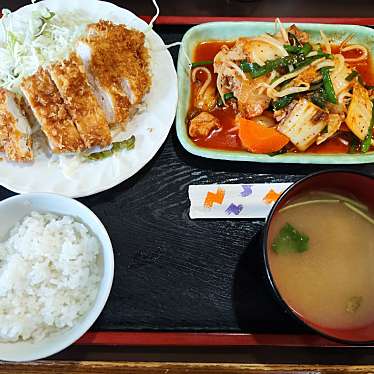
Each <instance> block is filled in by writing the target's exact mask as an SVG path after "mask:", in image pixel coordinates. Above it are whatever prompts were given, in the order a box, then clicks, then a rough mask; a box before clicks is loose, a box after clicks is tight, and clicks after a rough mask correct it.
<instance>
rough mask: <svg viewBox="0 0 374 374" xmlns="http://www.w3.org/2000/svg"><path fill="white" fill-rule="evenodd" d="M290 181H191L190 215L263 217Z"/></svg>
mask: <svg viewBox="0 0 374 374" xmlns="http://www.w3.org/2000/svg"><path fill="white" fill-rule="evenodd" d="M291 184H292V183H255V184H205V185H191V186H189V189H188V195H189V199H190V202H191V207H190V218H191V219H198V218H202V219H204V218H208V219H209V218H226V219H233V218H240V219H242V218H266V217H267V215H268V214H269V212H270V210H271V208H272V206H273V205H274V203H275V201H276V200H277V199H278V197H279V196H280V195H281V194H282V192H283V191H284V190H286V189H287V188H288V187H289V186H290V185H291Z"/></svg>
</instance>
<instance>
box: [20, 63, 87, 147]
mask: <svg viewBox="0 0 374 374" xmlns="http://www.w3.org/2000/svg"><path fill="white" fill-rule="evenodd" d="M21 90H22V93H23V94H24V95H25V97H26V99H27V101H28V103H29V105H30V107H31V109H32V111H33V113H34V116H35V118H36V119H37V121H38V122H39V124H40V126H41V129H42V131H43V133H44V134H45V135H46V137H47V139H48V143H49V146H50V147H51V149H52V152H54V153H63V152H79V151H81V150H82V149H83V148H84V144H83V141H82V139H81V137H80V135H79V133H78V130H77V128H76V127H75V125H74V122H73V120H72V119H71V117H70V115H69V113H68V111H67V110H66V107H65V104H64V100H63V99H62V97H61V95H60V92H59V91H58V89H57V87H56V85H55V84H54V83H53V81H52V78H51V77H50V75H49V73H48V71H47V70H45V69H43V68H39V70H38V71H37V72H36V73H35V74H34V75H32V76H30V77H27V78H25V79H24V80H23V81H22V83H21Z"/></svg>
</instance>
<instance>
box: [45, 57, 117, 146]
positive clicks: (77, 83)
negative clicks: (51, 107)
mask: <svg viewBox="0 0 374 374" xmlns="http://www.w3.org/2000/svg"><path fill="white" fill-rule="evenodd" d="M50 74H51V77H52V79H53V81H54V82H55V84H56V86H57V88H58V90H59V92H60V94H61V96H62V98H63V99H64V103H65V105H66V108H67V110H68V112H69V114H70V116H71V118H72V119H73V121H74V123H75V125H76V127H77V129H78V132H79V134H80V136H81V138H82V140H83V142H84V145H85V147H86V148H91V147H106V146H108V145H110V144H111V142H112V137H111V133H110V129H109V125H108V122H107V120H106V117H105V113H104V111H103V109H102V108H101V106H100V105H99V102H98V100H97V98H96V96H95V94H94V92H93V90H92V88H91V86H90V84H89V82H88V77H87V74H86V73H85V70H84V66H83V62H82V60H81V59H80V58H79V57H78V55H77V54H76V53H74V52H73V53H71V54H70V56H69V57H68V58H67V59H65V60H63V61H62V62H58V63H56V64H54V65H52V66H51V68H50Z"/></svg>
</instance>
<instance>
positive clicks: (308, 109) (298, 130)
mask: <svg viewBox="0 0 374 374" xmlns="http://www.w3.org/2000/svg"><path fill="white" fill-rule="evenodd" d="M327 120H328V113H326V112H325V111H323V110H322V109H321V108H319V107H318V106H316V105H314V104H313V103H311V102H310V101H308V100H306V99H300V100H299V101H298V103H297V104H296V105H295V107H294V108H293V109H292V111H291V112H290V113H289V114H288V115H287V116H286V117H285V118H284V119H283V120H282V122H281V123H280V124H279V126H278V131H279V132H281V133H282V134H284V135H286V136H287V137H288V138H289V139H290V141H291V142H292V143H293V144H294V145H295V146H296V148H297V149H298V150H299V151H305V150H306V149H308V148H309V147H310V146H311V145H312V144H313V143H314V142H315V141H316V139H317V137H318V135H319V134H320V132H321V131H322V130H323V129H324V128H325V127H326V124H327Z"/></svg>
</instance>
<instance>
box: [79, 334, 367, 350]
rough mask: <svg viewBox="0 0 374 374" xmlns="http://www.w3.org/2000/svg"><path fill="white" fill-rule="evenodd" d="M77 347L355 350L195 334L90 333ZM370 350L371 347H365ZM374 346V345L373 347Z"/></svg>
mask: <svg viewBox="0 0 374 374" xmlns="http://www.w3.org/2000/svg"><path fill="white" fill-rule="evenodd" d="M75 344H76V345H91V346H92V345H96V346H97V345H101V346H133V347H134V346H138V347H139V346H141V347H146V346H148V347H151V346H155V347H157V346H158V347H161V346H164V347H165V346H169V347H170V346H172V347H203V346H204V347H219V346H221V347H223V346H226V347H228V346H237V347H238V346H242V347H250V346H277V347H320V348H322V347H330V348H334V347H339V348H344V347H355V345H346V344H341V343H337V342H334V341H331V340H328V339H326V338H324V337H322V336H319V335H317V334H302V335H289V334H244V333H199V332H196V333H191V332H120V331H110V332H88V333H86V334H85V335H84V336H83V337H82V338H81V339H79V340H78V341H77V342H76V343H75ZM365 347H368V346H365ZM370 347H374V346H370Z"/></svg>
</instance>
